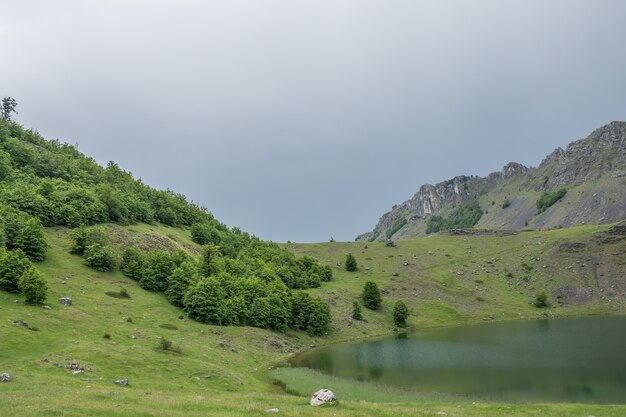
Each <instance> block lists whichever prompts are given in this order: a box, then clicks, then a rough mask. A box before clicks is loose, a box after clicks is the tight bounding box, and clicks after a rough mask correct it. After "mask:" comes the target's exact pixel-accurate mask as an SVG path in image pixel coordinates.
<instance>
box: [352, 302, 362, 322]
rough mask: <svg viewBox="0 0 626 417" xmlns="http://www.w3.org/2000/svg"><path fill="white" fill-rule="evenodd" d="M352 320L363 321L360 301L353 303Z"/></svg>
mask: <svg viewBox="0 0 626 417" xmlns="http://www.w3.org/2000/svg"><path fill="white" fill-rule="evenodd" d="M352 318H353V319H355V320H363V312H362V311H361V304H359V302H358V301H355V302H353V303H352Z"/></svg>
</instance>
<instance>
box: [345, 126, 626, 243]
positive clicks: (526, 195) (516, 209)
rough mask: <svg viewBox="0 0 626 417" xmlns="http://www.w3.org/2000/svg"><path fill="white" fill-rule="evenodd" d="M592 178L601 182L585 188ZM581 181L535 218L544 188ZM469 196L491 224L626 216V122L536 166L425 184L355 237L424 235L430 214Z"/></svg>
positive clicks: (540, 224)
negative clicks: (563, 204)
mask: <svg viewBox="0 0 626 417" xmlns="http://www.w3.org/2000/svg"><path fill="white" fill-rule="evenodd" d="M604 179H607V181H606V184H605V183H602V180H604ZM622 179H623V181H622ZM592 181H596V182H599V183H598V184H596V185H594V188H591V189H588V188H585V189H583V188H582V185H584V184H588V183H590V182H592ZM577 186H581V191H580V192H578V193H569V192H568V197H567V198H568V199H570V200H569V201H568V203H567V204H568V205H569V207H568V208H567V210H563V209H560V210H557V209H556V208H555V209H552V210H548V211H546V212H545V213H542V214H541V216H538V217H536V216H537V214H536V201H537V199H538V197H539V196H540V195H541V194H542V193H544V192H548V191H553V190H555V189H557V188H560V187H566V188H572V187H577ZM615 190H619V191H618V193H617V195H616V193H615ZM503 196H504V197H503ZM503 198H505V199H506V201H507V204H504V200H503ZM470 200H478V201H479V202H480V203H481V208H482V209H483V211H484V212H491V214H490V215H489V216H485V220H481V222H480V223H479V224H478V225H477V226H476V227H481V228H486V229H500V230H507V229H512V230H519V229H521V228H524V227H530V228H538V229H541V228H546V227H569V226H575V225H580V224H601V223H609V222H614V221H618V220H621V219H623V218H626V122H611V123H609V124H608V125H606V126H603V127H601V128H599V129H596V130H595V131H594V132H593V133H591V135H589V136H588V137H587V138H585V139H581V140H578V141H575V142H572V143H570V144H569V145H568V146H567V147H566V148H565V149H562V148H557V149H555V150H554V151H553V152H552V153H551V154H550V155H548V156H547V157H546V158H545V159H544V160H543V161H542V162H541V164H540V165H539V166H538V167H537V168H529V167H526V166H524V165H522V164H519V163H516V162H509V163H508V164H506V165H505V166H504V167H503V168H502V169H501V170H500V171H497V172H493V173H491V174H489V175H487V176H486V177H477V176H466V175H461V176H457V177H454V178H452V179H450V180H448V181H443V182H440V183H438V184H435V185H431V184H424V185H422V186H421V187H420V188H419V190H418V192H417V193H415V195H414V196H413V197H412V198H411V199H409V200H407V201H405V202H403V203H402V204H399V205H395V206H393V208H392V210H391V211H389V212H388V213H385V214H383V216H382V217H381V218H380V220H379V221H378V224H377V225H376V227H375V228H374V230H373V231H371V232H367V233H364V234H363V235H361V236H358V237H357V239H356V240H361V241H382V242H384V241H386V240H387V239H391V238H393V239H398V238H410V237H415V236H419V235H421V234H424V233H425V229H426V227H425V223H426V222H427V220H428V218H429V217H430V216H431V215H433V214H435V213H439V212H442V213H444V215H445V213H446V212H447V211H449V210H450V209H454V208H455V207H457V206H459V205H460V204H463V203H464V202H467V201H470ZM496 200H498V201H497V204H496ZM442 210H443V211H442ZM505 210H506V211H505ZM420 224H422V226H421V227H420Z"/></svg>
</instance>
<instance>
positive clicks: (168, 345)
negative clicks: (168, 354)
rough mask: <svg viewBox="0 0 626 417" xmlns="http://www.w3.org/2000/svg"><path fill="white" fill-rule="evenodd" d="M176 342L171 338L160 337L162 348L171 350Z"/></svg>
mask: <svg viewBox="0 0 626 417" xmlns="http://www.w3.org/2000/svg"><path fill="white" fill-rule="evenodd" d="M173 345H174V344H173V343H172V341H171V340H169V339H166V338H164V337H162V338H161V339H159V348H160V349H161V350H170V349H171V348H172V346H173Z"/></svg>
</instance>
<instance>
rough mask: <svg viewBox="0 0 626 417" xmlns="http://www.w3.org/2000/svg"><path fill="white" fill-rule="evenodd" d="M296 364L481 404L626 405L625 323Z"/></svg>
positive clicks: (356, 349)
mask: <svg viewBox="0 0 626 417" xmlns="http://www.w3.org/2000/svg"><path fill="white" fill-rule="evenodd" d="M292 366H298V367H308V368H313V369H318V370H320V371H322V372H324V373H327V374H331V375H335V376H338V377H343V378H353V379H357V380H367V381H374V382H377V383H380V384H385V385H395V386H401V387H403V388H408V389H411V390H415V391H418V392H443V393H450V394H456V395H461V396H465V397H469V398H472V399H476V400H479V399H482V400H491V401H514V402H586V403H615V404H626V317H624V316H617V317H584V318H568V319H552V320H537V321H519V322H506V323H494V324H485V325H474V326H464V327H456V328H447V329H433V330H427V331H420V332H417V333H412V334H409V335H405V336H403V337H396V338H390V339H383V340H376V341H369V342H361V343H355V344H343V345H336V346H330V347H327V348H322V349H318V350H314V351H310V352H307V353H305V354H303V355H301V356H298V357H297V358H296V359H295V360H294V361H293V362H292Z"/></svg>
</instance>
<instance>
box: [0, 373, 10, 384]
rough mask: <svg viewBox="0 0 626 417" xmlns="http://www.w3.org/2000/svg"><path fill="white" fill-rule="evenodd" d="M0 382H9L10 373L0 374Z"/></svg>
mask: <svg viewBox="0 0 626 417" xmlns="http://www.w3.org/2000/svg"><path fill="white" fill-rule="evenodd" d="M0 382H11V375H9V374H7V373H4V374H0Z"/></svg>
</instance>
